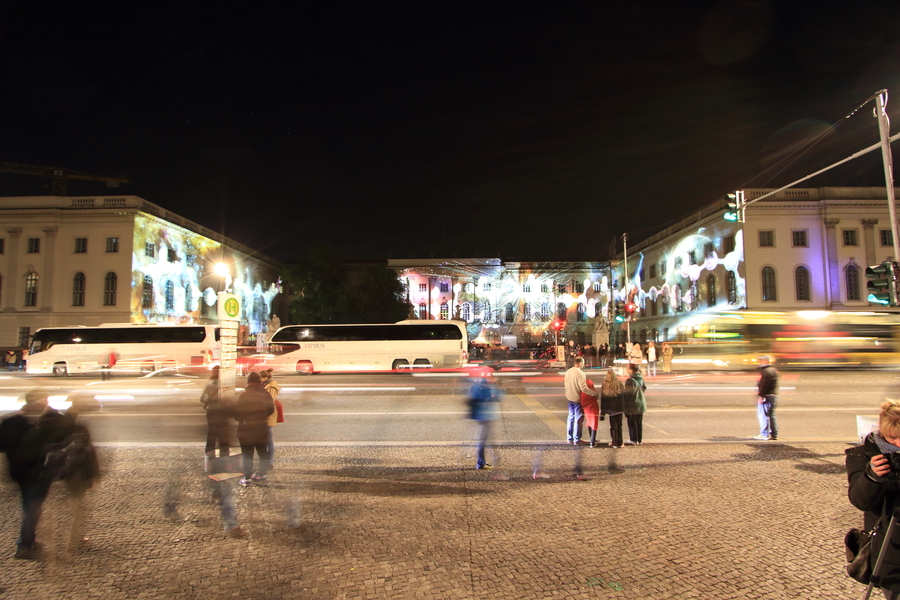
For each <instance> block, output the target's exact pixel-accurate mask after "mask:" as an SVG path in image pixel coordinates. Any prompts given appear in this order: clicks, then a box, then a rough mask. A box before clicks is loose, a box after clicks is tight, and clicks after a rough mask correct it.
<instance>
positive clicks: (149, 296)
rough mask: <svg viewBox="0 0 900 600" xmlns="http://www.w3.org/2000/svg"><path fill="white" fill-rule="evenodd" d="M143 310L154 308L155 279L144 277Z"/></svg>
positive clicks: (142, 291)
mask: <svg viewBox="0 0 900 600" xmlns="http://www.w3.org/2000/svg"><path fill="white" fill-rule="evenodd" d="M141 308H147V309H149V308H153V278H152V277H150V276H149V275H144V287H143V289H142V290H141Z"/></svg>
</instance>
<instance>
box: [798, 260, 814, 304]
mask: <svg viewBox="0 0 900 600" xmlns="http://www.w3.org/2000/svg"><path fill="white" fill-rule="evenodd" d="M794 288H796V291H797V300H798V301H801V302H804V301H807V300H812V296H811V295H810V286H809V269H807V268H806V267H797V268H796V269H794Z"/></svg>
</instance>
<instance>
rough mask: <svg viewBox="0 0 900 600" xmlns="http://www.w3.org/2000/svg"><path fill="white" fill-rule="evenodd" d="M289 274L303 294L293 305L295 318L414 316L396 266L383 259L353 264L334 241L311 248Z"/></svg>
mask: <svg viewBox="0 0 900 600" xmlns="http://www.w3.org/2000/svg"><path fill="white" fill-rule="evenodd" d="M284 279H285V280H286V281H287V282H288V283H290V284H291V285H293V286H294V289H296V290H297V293H298V294H299V295H300V297H299V298H298V299H297V300H295V301H293V302H292V303H291V306H290V317H291V322H292V323H306V324H310V325H316V324H323V323H324V324H327V323H394V322H396V321H401V320H403V319H406V318H407V317H408V316H409V305H408V304H407V301H406V298H405V290H404V288H403V284H402V283H401V282H400V279H399V277H397V274H396V273H395V272H394V271H392V270H390V269H388V268H386V267H384V266H382V265H367V266H364V267H362V268H361V269H352V270H351V269H348V268H347V266H346V265H345V264H344V262H343V260H342V259H341V257H340V255H338V253H337V252H336V251H335V250H334V248H332V247H330V246H319V247H317V248H315V249H313V250H311V251H310V252H309V253H308V254H307V255H306V256H305V257H303V258H302V259H301V260H300V263H299V264H298V265H297V266H295V267H292V268H290V269H288V270H287V272H286V273H285V275H284Z"/></svg>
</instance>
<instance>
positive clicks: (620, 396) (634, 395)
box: [564, 357, 647, 448]
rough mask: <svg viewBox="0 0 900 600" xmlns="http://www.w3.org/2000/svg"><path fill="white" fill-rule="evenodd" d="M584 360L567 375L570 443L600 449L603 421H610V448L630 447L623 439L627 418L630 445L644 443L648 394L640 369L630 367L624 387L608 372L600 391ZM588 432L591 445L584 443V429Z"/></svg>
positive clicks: (633, 365)
mask: <svg viewBox="0 0 900 600" xmlns="http://www.w3.org/2000/svg"><path fill="white" fill-rule="evenodd" d="M583 367H584V360H583V359H582V358H580V357H579V358H577V359H576V360H575V364H574V366H573V367H572V368H571V369H569V370H567V371H566V374H565V378H564V384H565V390H566V400H568V402H569V414H568V418H567V420H566V441H567V442H569V443H571V444H574V445H579V444H585V445H589V446H590V447H591V448H596V447H597V445H598V444H597V430H598V429H599V421H603V420H605V419H606V418H607V417H609V433H610V438H611V440H610V442H609V444H608V445H609V447H611V448H621V447H622V446H623V445H625V444H626V442H624V440H623V437H622V421H623V417H624V418H625V419H627V422H628V437H629V441H628V442H627V444H628V445H634V446H640V445H641V444H642V443H643V441H644V440H643V435H644V432H643V416H644V413H645V412H646V411H647V399H646V396H645V395H644V392H645V391H646V390H647V385H646V384H645V383H644V378H643V376H642V375H641V370H640V366H639V365H635V364H630V365H629V366H628V374H629V376H628V379H627V380H626V381H625V382H624V383H623V382H622V381H621V380H620V379H619V378H618V377H617V376H616V374H615V372H614V371H612V370H609V371H607V372H606V377H605V378H604V380H603V383H602V384H601V386H600V389H599V390H597V389H596V387H595V386H594V383H593V382H592V381H591V380H589V379H588V378H587V376H586V375H585V374H584V371H582V368H583ZM584 425H586V426H587V428H588V436H589V440H590V441H584V440H582V439H581V438H582V431H583V430H582V427H583V426H584Z"/></svg>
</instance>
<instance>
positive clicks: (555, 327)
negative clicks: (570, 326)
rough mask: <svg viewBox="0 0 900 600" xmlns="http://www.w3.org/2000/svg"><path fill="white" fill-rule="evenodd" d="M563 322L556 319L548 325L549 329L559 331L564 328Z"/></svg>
mask: <svg viewBox="0 0 900 600" xmlns="http://www.w3.org/2000/svg"><path fill="white" fill-rule="evenodd" d="M565 325H566V324H565V322H563V321H560V320H559V319H556V320H555V321H553V322H552V323H550V327H552V328H553V330H554V331H560V330H561V329H562V328H563V327H565Z"/></svg>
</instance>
